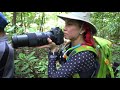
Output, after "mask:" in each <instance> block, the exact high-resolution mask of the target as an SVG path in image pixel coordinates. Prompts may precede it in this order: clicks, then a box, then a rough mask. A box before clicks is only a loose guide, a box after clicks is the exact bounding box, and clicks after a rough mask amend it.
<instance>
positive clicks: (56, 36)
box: [12, 27, 64, 48]
mask: <svg viewBox="0 0 120 90" xmlns="http://www.w3.org/2000/svg"><path fill="white" fill-rule="evenodd" d="M47 38H50V39H51V40H52V41H53V42H55V44H56V45H60V44H62V43H63V42H64V33H63V31H62V29H60V28H59V27H55V28H51V30H50V31H48V32H37V33H26V34H24V35H15V36H12V46H13V48H18V47H25V46H28V47H35V46H42V45H47V44H48V41H47Z"/></svg>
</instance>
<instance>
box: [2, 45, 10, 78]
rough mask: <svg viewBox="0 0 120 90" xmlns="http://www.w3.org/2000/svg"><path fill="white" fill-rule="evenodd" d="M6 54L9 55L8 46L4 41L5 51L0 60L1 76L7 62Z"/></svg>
mask: <svg viewBox="0 0 120 90" xmlns="http://www.w3.org/2000/svg"><path fill="white" fill-rule="evenodd" d="M8 55H9V47H8V45H7V43H5V52H4V54H3V56H2V58H1V60H0V77H2V76H3V74H4V69H5V65H6V63H7V59H8Z"/></svg>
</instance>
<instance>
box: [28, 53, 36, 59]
mask: <svg viewBox="0 0 120 90" xmlns="http://www.w3.org/2000/svg"><path fill="white" fill-rule="evenodd" d="M34 53H35V51H33V52H31V53H30V54H29V55H28V56H27V59H29V58H30V57H32V56H33V54H34Z"/></svg>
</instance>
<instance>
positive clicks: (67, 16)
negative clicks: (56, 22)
mask: <svg viewBox="0 0 120 90" xmlns="http://www.w3.org/2000/svg"><path fill="white" fill-rule="evenodd" d="M58 17H59V18H61V19H63V20H66V19H72V20H79V21H83V22H86V23H88V24H89V26H90V28H91V30H92V34H93V35H95V34H96V33H97V29H96V27H95V25H94V24H92V23H91V22H89V21H86V20H84V19H82V18H76V17H73V16H69V15H58Z"/></svg>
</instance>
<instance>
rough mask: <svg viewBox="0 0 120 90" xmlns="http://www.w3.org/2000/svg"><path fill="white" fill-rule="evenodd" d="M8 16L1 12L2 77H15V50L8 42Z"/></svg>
mask: <svg viewBox="0 0 120 90" xmlns="http://www.w3.org/2000/svg"><path fill="white" fill-rule="evenodd" d="M7 25H8V21H7V19H6V17H5V16H4V15H3V14H2V13H1V12H0V78H13V77H14V50H13V48H12V47H11V45H10V44H9V42H8V37H7V35H6V32H5V27H6V26H7Z"/></svg>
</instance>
